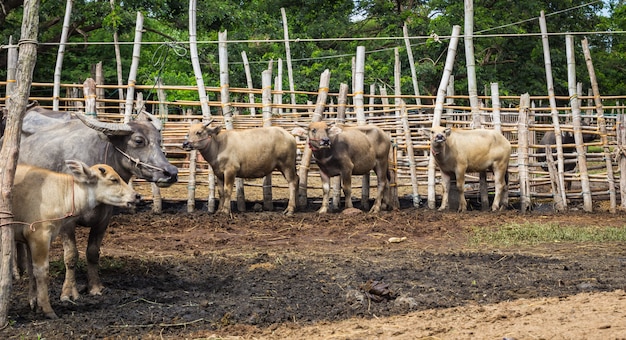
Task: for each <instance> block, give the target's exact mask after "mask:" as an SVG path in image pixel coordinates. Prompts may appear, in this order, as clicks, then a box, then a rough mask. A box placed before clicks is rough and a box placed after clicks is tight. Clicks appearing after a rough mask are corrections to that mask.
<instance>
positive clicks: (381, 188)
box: [292, 122, 391, 213]
mask: <svg viewBox="0 0 626 340" xmlns="http://www.w3.org/2000/svg"><path fill="white" fill-rule="evenodd" d="M307 130H308V131H307ZM292 133H293V134H294V135H298V136H307V137H308V143H309V147H310V148H311V150H312V151H313V156H314V157H315V163H316V164H317V166H318V167H319V168H320V177H321V178H322V189H323V192H324V196H323V199H322V207H321V208H320V209H319V210H318V212H319V213H326V212H327V211H328V201H329V196H330V194H329V192H330V178H331V177H334V176H341V185H342V188H343V193H344V196H345V201H346V208H352V176H353V175H365V174H369V172H370V171H371V170H374V172H375V173H376V177H377V180H378V188H377V189H378V192H377V196H376V201H375V202H374V205H373V206H372V208H371V209H370V212H371V213H377V212H379V211H380V209H381V205H382V203H383V199H385V201H386V202H385V203H388V195H389V181H388V176H389V174H388V171H389V149H390V148H391V139H390V138H389V136H388V135H387V134H386V133H385V132H384V131H383V130H382V129H380V128H379V127H377V126H374V125H363V126H352V127H344V128H339V127H337V126H332V127H331V126H329V125H328V124H326V123H325V122H313V123H311V124H310V125H309V126H308V128H307V129H304V128H301V127H299V128H295V129H293V131H292Z"/></svg>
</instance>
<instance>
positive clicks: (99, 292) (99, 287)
mask: <svg viewBox="0 0 626 340" xmlns="http://www.w3.org/2000/svg"><path fill="white" fill-rule="evenodd" d="M103 291H104V286H103V285H97V286H93V287H91V288H89V295H102V292H103Z"/></svg>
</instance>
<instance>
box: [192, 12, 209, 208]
mask: <svg viewBox="0 0 626 340" xmlns="http://www.w3.org/2000/svg"><path fill="white" fill-rule="evenodd" d="M196 2H197V0H190V1H189V52H190V55H191V64H192V66H193V73H194V75H195V77H196V87H197V89H198V96H199V100H200V108H201V110H202V121H203V122H208V121H209V120H210V119H211V110H210V109H209V100H208V97H207V94H206V88H205V87H204V79H203V77H202V69H201V68H200V59H199V57H198V42H197V39H196V12H197V11H196ZM197 152H198V151H197V150H192V151H191V153H197ZM196 157H197V155H194V156H193V158H196ZM190 166H191V164H190ZM194 172H195V169H194ZM208 180H209V195H208V197H207V210H208V211H209V212H210V213H213V212H215V175H214V173H213V169H211V166H210V165H209V178H208ZM194 184H195V179H194ZM188 192H189V200H191V199H192V197H195V186H191V185H189V186H188ZM193 209H194V208H193V206H191V205H188V206H187V211H189V210H191V211H193Z"/></svg>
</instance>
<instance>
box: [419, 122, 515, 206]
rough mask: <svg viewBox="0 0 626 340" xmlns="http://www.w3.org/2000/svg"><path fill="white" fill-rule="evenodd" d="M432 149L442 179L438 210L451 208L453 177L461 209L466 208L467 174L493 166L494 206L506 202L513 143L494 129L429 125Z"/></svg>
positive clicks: (491, 168)
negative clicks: (464, 128) (451, 183)
mask: <svg viewBox="0 0 626 340" xmlns="http://www.w3.org/2000/svg"><path fill="white" fill-rule="evenodd" d="M430 137H431V138H430V151H431V155H432V157H434V159H435V162H436V164H437V166H438V167H439V169H440V170H441V177H442V179H443V197H442V200H441V206H440V208H439V210H445V209H448V207H449V206H448V195H449V193H450V178H451V177H452V176H454V177H455V178H456V187H457V189H458V191H459V208H458V211H459V212H463V211H465V210H466V209H467V202H466V201H465V192H464V187H465V174H466V173H468V172H484V171H486V170H489V169H490V170H492V171H493V174H494V182H495V189H496V192H495V197H494V200H493V204H492V205H491V210H493V211H496V210H499V209H501V208H504V206H502V207H501V206H500V204H501V203H502V202H503V201H504V200H507V197H505V196H506V193H505V189H506V185H507V183H506V182H507V180H508V167H509V158H510V155H511V143H510V142H509V141H508V140H507V139H506V138H505V137H504V136H503V135H502V134H501V133H499V132H498V131H495V130H483V129H478V130H460V129H451V128H446V127H442V126H434V127H432V129H430Z"/></svg>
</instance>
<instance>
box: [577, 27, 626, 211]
mask: <svg viewBox="0 0 626 340" xmlns="http://www.w3.org/2000/svg"><path fill="white" fill-rule="evenodd" d="M582 47H583V54H584V55H585V63H586V64H587V71H588V72H589V80H590V81H591V89H592V90H593V99H594V102H595V106H596V113H597V119H598V128H599V129H600V139H601V141H602V148H603V151H604V161H605V164H606V175H607V180H608V182H609V201H610V208H609V210H610V212H611V213H615V211H616V208H617V203H616V200H617V198H616V195H615V177H614V175H613V164H612V163H611V149H610V148H609V140H608V138H607V131H606V119H605V118H604V108H603V107H602V98H600V89H599V87H598V80H597V79H596V71H595V69H594V68H593V61H592V60H591V52H589V43H588V42H587V38H584V39H583V40H582ZM620 190H624V188H620ZM622 207H626V203H625V202H624V201H622Z"/></svg>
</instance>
